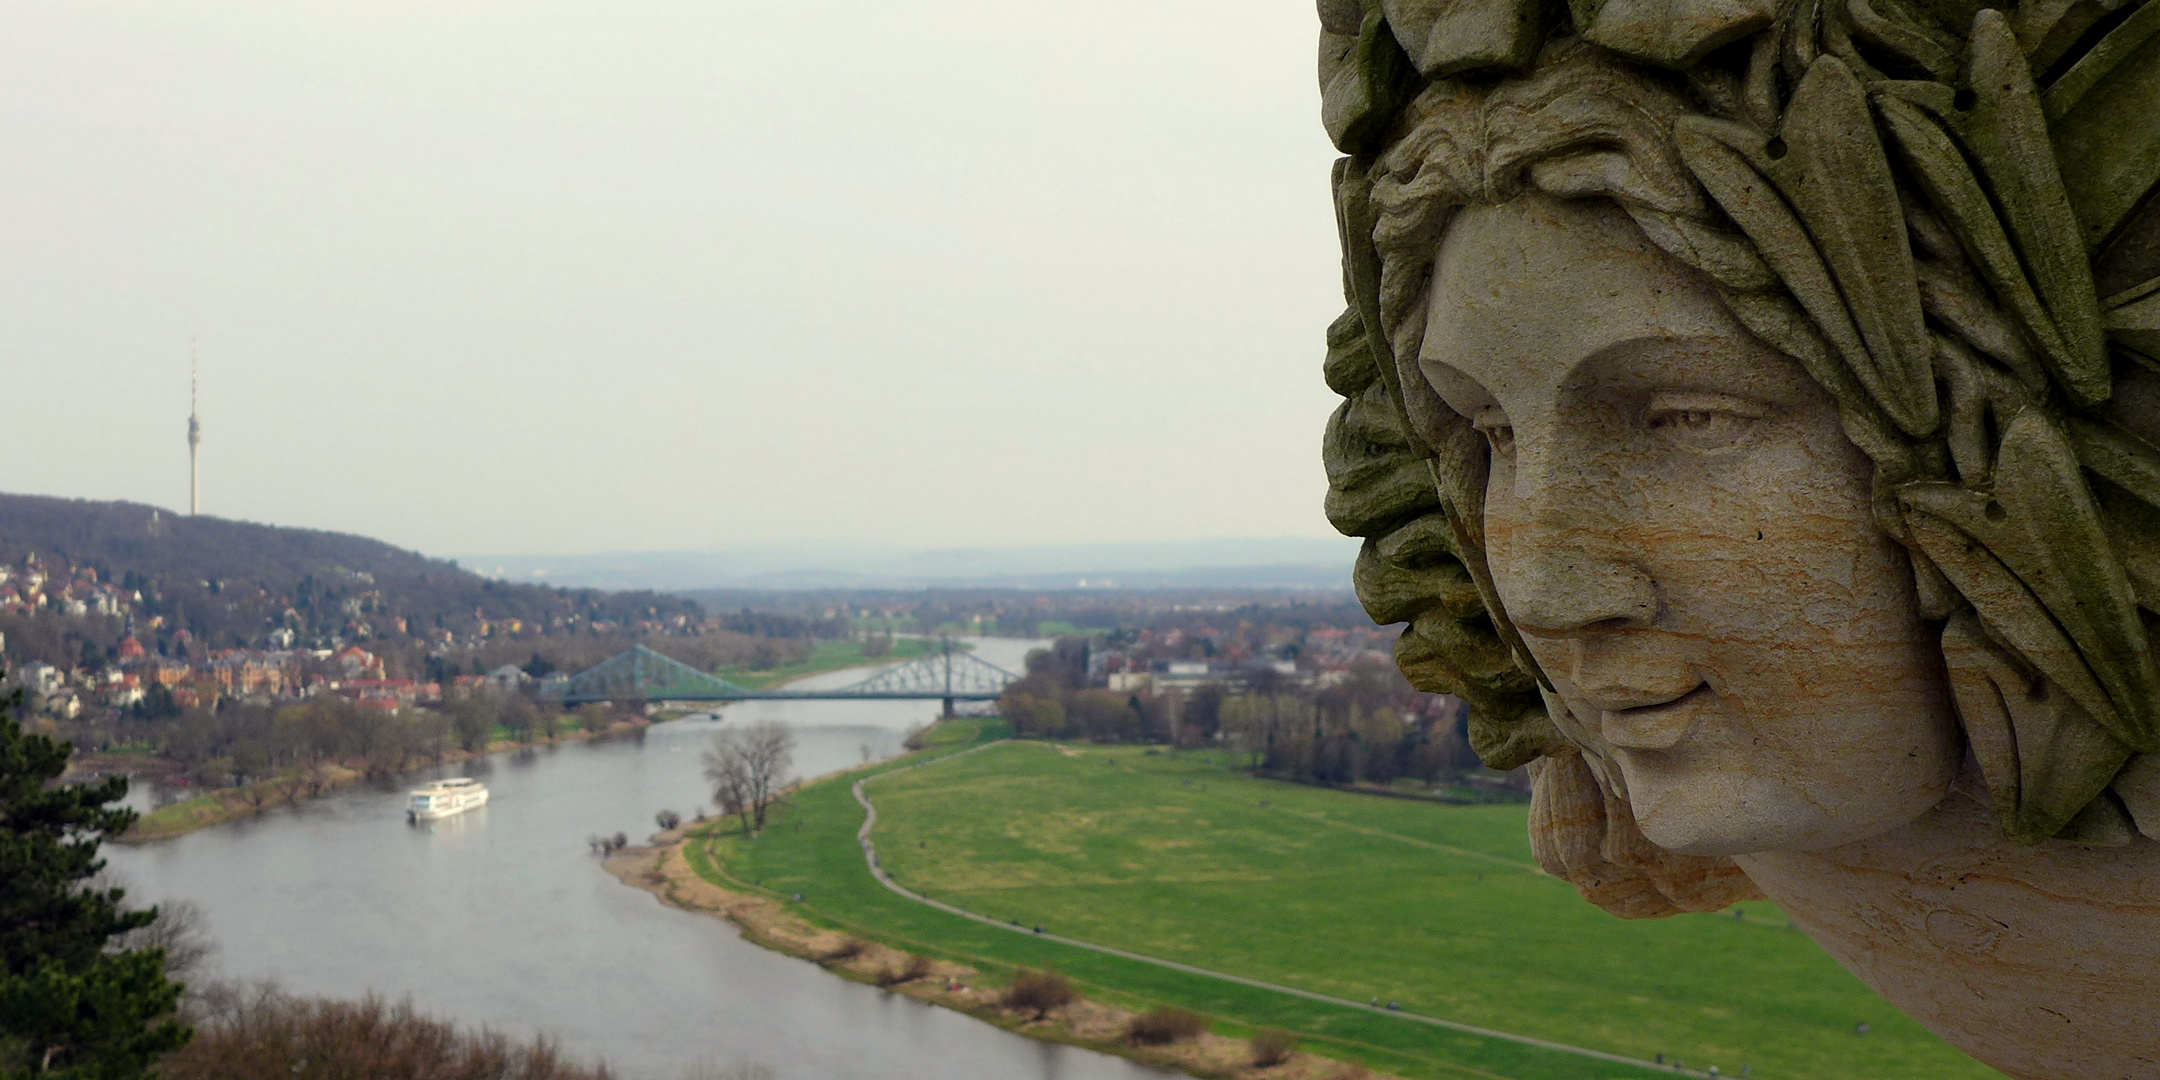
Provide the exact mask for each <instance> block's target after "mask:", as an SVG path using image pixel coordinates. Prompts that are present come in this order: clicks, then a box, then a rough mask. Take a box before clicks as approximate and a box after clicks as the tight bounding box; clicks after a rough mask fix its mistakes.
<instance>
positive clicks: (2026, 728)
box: [1942, 610, 2160, 843]
mask: <svg viewBox="0 0 2160 1080" xmlns="http://www.w3.org/2000/svg"><path fill="white" fill-rule="evenodd" d="M1942 644H1943V660H1944V662H1945V663H1946V665H1947V666H1948V669H1949V676H1950V687H1951V692H1952V693H1953V695H1955V698H1956V701H1957V708H1958V718H1959V719H1960V720H1961V721H1962V722H1963V724H1964V727H1965V734H1966V739H1967V741H1968V742H1969V744H1970V745H1971V746H1972V750H1973V756H1974V757H1975V758H1976V759H1978V761H1979V762H1980V769H1981V773H1982V775H1983V777H1984V778H1985V779H1986V781H1987V786H1988V795H1989V798H1990V799H1991V800H1992V801H1993V803H1994V805H1995V812H1996V820H1997V821H1999V822H2001V823H2002V824H2003V829H2004V832H2006V833H2007V834H2009V835H2010V836H2012V837H2014V838H2016V839H2020V840H2024V841H2026V842H2034V841H2039V840H2045V839H2048V838H2050V837H2056V836H2063V837H2064V838H2065V839H2070V838H2075V839H2077V840H2079V841H2081V842H2087V843H2091V842H2094V841H2096V840H2103V839H2106V840H2127V839H2128V836H2127V833H2128V829H2125V828H2120V827H2115V828H2110V827H2109V826H2110V824H2111V823H2110V822H2109V821H2108V820H2107V818H2108V816H2109V815H2108V809H2109V807H2107V806H2105V805H2103V806H2101V807H2100V809H2098V810H2097V811H2093V812H2089V813H2088V812H2087V808H2089V807H2092V806H2094V805H2095V804H2096V803H2099V802H2101V799H2100V798H2099V796H2100V795H2101V793H2102V792H2104V791H2105V790H2107V787H2108V785H2109V783H2110V781H2111V780H2112V779H2113V778H2115V777H2117V776H2118V775H2119V774H2120V772H2121V770H2122V767H2123V763H2124V762H2126V761H2128V760H2129V759H2130V750H2129V748H2128V747H2125V746H2123V745H2122V744H2121V743H2119V742H2117V741H2115V740H2114V739H2113V738H2111V737H2109V736H2108V734H2107V733H2106V732H2104V731H2102V730H2100V728H2099V727H2098V726H2097V725H2095V724H2093V723H2092V721H2091V719H2090V718H2089V717H2087V716H2086V715H2085V713H2084V710H2083V709H2082V708H2080V707H2079V706H2078V703H2077V702H2076V701H2075V700H2074V699H2072V698H2069V697H2067V696H2065V695H2061V694H2052V695H2051V694H2048V693H2046V692H2044V690H2043V689H2042V686H2041V685H2040V684H2036V683H2035V682H2034V681H2033V679H2032V678H2031V677H2030V676H2029V675H2027V674H2026V673H2025V672H2023V671H2021V670H2020V669H2019V667H2018V665H2017V664H2016V663H2015V662H2014V661H2012V660H2011V659H2010V656H2009V654H2008V653H2006V652H2005V651H2004V650H2003V649H2002V647H2001V646H2000V645H1997V644H1996V643H1995V642H1994V641H1993V640H1992V639H1991V638H1990V637H1989V636H1988V635H1987V633H1986V632H1985V631H1984V630H1983V629H1982V628H1981V626H1980V625H1979V620H1978V619H1976V618H1975V617H1974V615H1973V613H1972V612H1971V611H1969V610H1968V611H1964V612H1960V613H1959V614H1958V615H1956V616H1954V617H1952V618H1951V620H1950V622H1949V624H1948V625H1947V626H1946V627H1945V628H1944V630H1943V642H1942ZM2094 819H2098V820H2094ZM2154 823H2155V824H2156V825H2160V820H2156V821H2155V822H2154ZM2066 832H2067V833H2068V834H2069V835H2065V834H2066Z"/></svg>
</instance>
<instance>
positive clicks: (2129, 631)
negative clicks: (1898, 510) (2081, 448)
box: [1908, 408, 2160, 752]
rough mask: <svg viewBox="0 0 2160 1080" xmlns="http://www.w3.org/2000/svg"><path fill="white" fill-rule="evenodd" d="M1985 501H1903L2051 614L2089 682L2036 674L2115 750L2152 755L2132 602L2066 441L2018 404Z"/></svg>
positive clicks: (2155, 687)
mask: <svg viewBox="0 0 2160 1080" xmlns="http://www.w3.org/2000/svg"><path fill="white" fill-rule="evenodd" d="M1993 495H1994V497H1993V499H1989V498H1988V497H1987V496H1985V495H1981V494H1978V493H1975V492H1962V493H1961V494H1960V495H1959V496H1957V497H1954V498H1953V497H1945V493H1944V492H1943V491H1942V490H1941V486H1938V485H1914V486H1913V494H1912V496H1911V498H1910V499H1909V500H1908V504H1909V505H1913V506H1919V507H1923V508H1925V509H1927V510H1928V511H1929V512H1931V513H1934V514H1935V515H1936V516H1938V517H1940V518H1942V519H1944V520H1945V521H1947V522H1949V523H1950V524H1951V525H1953V526H1955V527H1956V528H1958V529H1959V530H1960V531H1962V532H1964V533H1965V534H1967V535H1968V536H1971V537H1972V538H1974V539H1977V540H1979V541H1981V542H1982V543H1984V544H1986V545H1987V548H1988V550H1989V551H1990V552H1992V553H1993V555H1994V557H1995V558H1997V559H1999V560H2001V562H2002V565H2004V566H2005V567H2006V568H2008V570H2009V571H2010V572H2011V573H2012V574H2014V575H2016V577H2017V579H2018V581H2019V582H2020V583H2021V584H2023V585H2024V587H2025V588H2026V589H2028V590H2029V591H2030V592H2031V594H2032V595H2033V596H2034V597H2035V598H2036V599H2037V600H2038V601H2039V602H2040V603H2041V604H2043V605H2044V606H2045V609H2046V612H2047V613H2048V614H2049V615H2052V620H2051V626H2050V629H2057V628H2059V632H2060V633H2062V634H2063V635H2065V636H2067V638H2068V639H2069V642H2070V643H2071V646H2072V648H2073V649H2074V657H2073V658H2075V659H2080V660H2082V663H2081V664H2079V665H2078V667H2079V668H2081V669H2082V670H2083V672H2087V673H2089V678H2080V677H2077V675H2078V672H2076V671H2072V670H2069V669H2068V667H2067V663H2065V664H2063V667H2064V669H2065V670H2064V671H2063V672H2062V673H2061V674H2058V672H2057V671H2056V670H2047V671H2046V672H2045V673H2046V674H2048V675H2049V676H2050V677H2053V678H2056V679H2057V681H2058V683H2059V684H2060V685H2062V686H2063V687H2064V688H2065V689H2067V690H2069V691H2070V692H2071V694H2072V695H2073V696H2075V697H2077V698H2078V700H2079V703H2080V704H2082V705H2083V706H2084V707H2085V709H2086V710H2087V711H2088V712H2089V713H2091V714H2092V716H2093V719H2095V720H2096V721H2098V722H2099V723H2100V725H2101V726H2102V727H2103V728H2105V729H2106V730H2107V731H2109V732H2110V733H2111V734H2113V735H2114V736H2115V738H2116V739H2118V740H2120V741H2121V742H2122V743H2123V744H2125V745H2127V746H2129V747H2132V748H2134V749H2136V750H2140V751H2144V752H2151V751H2154V750H2160V670H2156V669H2155V667H2154V664H2153V658H2152V649H2151V643H2150V641H2149V639H2148V637H2147V634H2146V630H2145V625H2144V623H2143V621H2142V620H2140V619H2139V617H2138V614H2137V598H2136V596H2135V595H2134V594H2133V593H2132V592H2131V589H2130V581H2129V578H2128V577H2127V576H2126V575H2125V574H2124V573H2123V570H2122V567H2121V565H2120V564H2119V563H2118V562H2117V561H2116V560H2115V559H2114V558H2112V557H2111V556H2112V547H2111V545H2110V544H2109V542H2108V534H2107V528H2106V525H2105V524H2104V523H2103V521H2102V520H2101V517H2100V511H2099V508H2098V507H2097V506H2096V505H2095V504H2094V502H2093V499H2092V495H2091V492H2090V490H2089V489H2088V488H2087V487H2086V484H2085V481H2084V477H2083V475H2082V472H2081V465H2080V462H2079V461H2078V458H2077V455H2076V453H2075V451H2074V450H2073V449H2072V447H2071V443H2070V441H2069V439H2068V438H2067V437H2066V436H2065V435H2064V433H2063V431H2062V429H2061V428H2060V427H2058V426H2057V425H2056V424H2055V423H2054V422H2053V421H2051V420H2050V419H2049V418H2048V417H2047V416H2046V414H2045V413H2043V412H2042V411H2041V410H2039V409H2037V408H2027V409H2026V410H2025V411H2023V412H2022V413H2020V414H2018V415H2017V416H2015V417H2013V418H2011V420H2010V421H2009V423H2008V424H2007V425H2005V427H2004V431H2003V436H2002V446H2001V449H2000V451H1999V452H1998V455H1997V457H1996V464H1995V489H1994V493H1993ZM1931 554H1932V553H1931ZM1968 595H1970V594H1968ZM1975 606H1978V605H1977V602H1976V605H1975ZM1991 614H1995V613H1991V612H1989V611H1988V610H1986V609H1984V608H1983V609H1982V610H1981V618H1982V620H1983V621H1986V622H1989V623H1991V624H1992V623H1993V621H1994V620H1993V619H1991V618H1990V616H1991ZM2048 666H2049V667H2050V668H2052V667H2054V666H2056V665H2048ZM2088 687H2090V688H2091V689H2088ZM2094 690H2098V691H2099V693H2097V694H2095V693H2094V692H2093V691H2094Z"/></svg>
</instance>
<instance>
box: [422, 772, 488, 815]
mask: <svg viewBox="0 0 2160 1080" xmlns="http://www.w3.org/2000/svg"><path fill="white" fill-rule="evenodd" d="M486 805H487V785H485V784H482V783H481V782H480V781H478V780H475V779H473V778H472V777H470V776H453V777H451V778H450V779H448V780H437V781H435V782H433V783H429V784H423V785H421V786H419V787H416V788H414V789H412V801H411V802H410V803H409V804H408V805H407V806H406V808H405V818H406V820H408V821H432V820H434V819H435V818H446V817H449V816H450V815H452V814H462V813H464V812H465V811H467V810H470V809H472V808H474V807H476V806H486Z"/></svg>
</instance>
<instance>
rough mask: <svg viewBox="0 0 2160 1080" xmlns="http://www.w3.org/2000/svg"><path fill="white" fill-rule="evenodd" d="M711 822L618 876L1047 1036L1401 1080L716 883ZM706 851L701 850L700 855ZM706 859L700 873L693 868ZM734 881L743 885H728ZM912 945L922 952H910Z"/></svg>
mask: <svg viewBox="0 0 2160 1080" xmlns="http://www.w3.org/2000/svg"><path fill="white" fill-rule="evenodd" d="M713 832H714V830H713V829H712V828H711V827H710V823H707V824H706V825H698V826H692V827H689V828H685V829H678V830H675V831H672V832H668V833H662V834H659V835H658V836H656V837H654V838H653V843H652V844H651V845H649V846H644V847H632V848H626V849H623V850H621V851H619V852H617V853H616V854H613V855H611V856H609V858H608V859H607V862H606V866H607V869H608V871H609V872H610V873H612V874H614V875H615V876H616V877H618V878H620V879H621V880H622V881H623V883H624V884H627V885H631V886H633V887H636V888H640V889H644V890H646V891H648V892H651V893H653V894H654V895H655V896H657V897H658V898H659V899H660V900H661V902H663V903H666V904H668V905H670V906H672V907H677V908H681V909H683V910H685V911H695V912H703V913H706V914H709V915H713V916H716V917H718V918H722V919H726V920H727V921H728V922H731V923H733V924H734V925H735V926H736V927H738V928H739V929H740V930H741V931H742V933H743V936H744V937H745V938H746V939H748V940H749V941H751V942H753V943H755V944H758V945H761V946H763V947H765V948H768V949H772V950H774V951H776V952H782V953H786V954H788V955H790V956H794V957H798V958H801V959H803V960H808V961H810V962H812V963H815V964H817V965H819V966H820V967H823V968H825V969H826V970H827V971H830V972H832V973H833V974H835V975H838V976H840V977H841V978H844V979H850V980H852V981H855V982H859V983H866V984H868V985H871V986H877V987H881V988H883V989H885V990H886V991H888V992H891V993H896V994H902V995H905V996H907V997H911V998H914V999H915V1000H917V1001H923V1002H928V1003H930V1004H933V1005H938V1006H942V1007H944V1008H948V1009H952V1010H955V1011H957V1012H963V1013H966V1014H968V1015H969V1016H972V1017H975V1018H976V1019H978V1020H982V1021H984V1022H985V1023H990V1024H995V1025H997V1026H998V1027H1001V1028H1004V1029H1006V1030H1008V1031H1013V1032H1017V1033H1019V1034H1022V1035H1026V1036H1029V1037H1031V1038H1036V1039H1041V1040H1043V1041H1045V1042H1055V1043H1063V1044H1066V1045H1069V1046H1078V1047H1082V1048H1084V1049H1090V1050H1096V1051H1100V1052H1103V1053H1110V1054H1116V1055H1119V1056H1122V1057H1127V1058H1131V1059H1133V1060H1136V1061H1140V1062H1143V1063H1145V1064H1149V1065H1154V1066H1157V1067H1165V1068H1173V1069H1178V1070H1181V1071H1183V1072H1186V1073H1189V1074H1191V1075H1193V1076H1200V1077H1208V1078H1220V1080H1231V1078H1237V1080H1247V1078H1252V1077H1263V1076H1264V1077H1267V1078H1269V1080H1365V1078H1369V1080H1392V1078H1390V1077H1388V1076H1387V1075H1385V1074H1380V1073H1374V1072H1372V1071H1371V1070H1370V1069H1369V1068H1367V1067H1365V1066H1363V1065H1361V1064H1357V1063H1352V1062H1343V1061H1337V1060H1332V1059H1329V1058H1325V1057H1321V1056H1318V1055H1314V1054H1308V1053H1299V1052H1298V1051H1297V1043H1298V1040H1297V1038H1296V1036H1294V1035H1292V1034H1290V1033H1289V1032H1286V1031H1282V1030H1280V1029H1272V1028H1269V1029H1251V1028H1247V1027H1244V1026H1241V1025H1238V1024H1235V1023H1230V1022H1224V1021H1220V1020H1215V1019H1211V1018H1209V1017H1205V1016H1202V1015H1200V1014H1199V1013H1195V1012H1192V1011H1190V1010H1186V1009H1180V1008H1177V1007H1175V1006H1163V1005H1150V1004H1148V1003H1147V1002H1145V1001H1144V1000H1141V999H1138V998H1134V997H1131V996H1129V995H1120V994H1115V993H1112V992H1109V991H1107V990H1106V989H1105V988H1101V987H1095V986H1088V985H1085V984H1079V983H1076V982H1075V981H1074V980H1073V979H1071V978H1069V977H1067V976H1065V975H1064V974H1062V973H1060V972H1058V971H1057V970H1056V969H1055V968H1054V967H1044V968H1039V969H1038V968H1026V967H1012V966H1008V965H1003V964H999V963H996V962H995V961H986V960H985V959H984V958H979V957H978V958H974V960H975V962H968V961H965V960H959V959H954V958H952V956H951V955H947V954H946V950H944V949H937V948H926V947H925V943H923V942H918V941H915V940H912V939H909V938H906V937H904V936H895V935H890V934H886V933H880V932H878V931H876V930H874V929H871V928H868V927H863V926H856V925H852V924H848V923H845V922H843V921H839V920H834V919H832V918H830V917H829V916H827V915H826V914H824V913H822V912H818V911H816V910H814V909H809V908H806V907H805V906H804V905H802V904H798V903H795V902H793V901H791V900H790V899H788V898H785V897H778V896H773V895H770V894H769V893H767V892H765V891H764V890H761V889H758V888H757V887H755V886H745V885H743V884H742V883H739V882H729V884H727V885H723V884H719V883H716V882H714V881H713V880H710V879H709V878H708V877H707V876H706V875H707V874H713V876H718V877H720V878H721V880H723V881H726V880H727V879H726V877H725V875H724V874H718V873H715V872H714V871H713V870H712V869H710V866H711V863H710V855H709V853H708V852H706V851H705V850H704V848H705V845H706V844H708V843H709V842H710V841H712V840H713V839H715V837H714V835H713ZM693 852H697V854H693ZM697 863H702V864H704V865H705V866H707V868H708V869H707V870H706V871H705V872H704V873H700V871H699V870H698V869H695V868H694V867H693V864H697ZM730 886H733V887H730ZM910 946H913V947H914V948H916V949H922V950H923V951H910V948H909V947H910Z"/></svg>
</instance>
